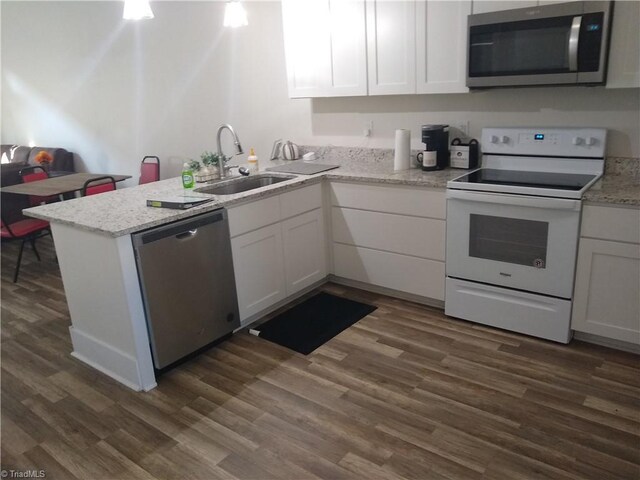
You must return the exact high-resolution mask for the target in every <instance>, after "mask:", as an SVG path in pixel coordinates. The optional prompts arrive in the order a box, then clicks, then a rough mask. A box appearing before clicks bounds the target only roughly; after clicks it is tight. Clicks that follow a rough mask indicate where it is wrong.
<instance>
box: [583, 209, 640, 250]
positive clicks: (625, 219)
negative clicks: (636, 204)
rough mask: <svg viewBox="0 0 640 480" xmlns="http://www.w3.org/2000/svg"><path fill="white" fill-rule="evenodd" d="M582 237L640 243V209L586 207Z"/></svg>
mask: <svg viewBox="0 0 640 480" xmlns="http://www.w3.org/2000/svg"><path fill="white" fill-rule="evenodd" d="M580 236H581V237H590V238H601V239H603V240H616V241H619V242H630V243H640V209H637V208H620V207H601V206H596V205H585V207H584V208H583V210H582V229H581V232H580Z"/></svg>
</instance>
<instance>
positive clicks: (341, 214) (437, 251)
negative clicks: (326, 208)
mask: <svg viewBox="0 0 640 480" xmlns="http://www.w3.org/2000/svg"><path fill="white" fill-rule="evenodd" d="M331 220H332V225H333V241H334V242H340V243H346V244H349V245H354V246H359V247H368V248H375V249H377V250H386V251H389V252H394V253H401V254H405V255H413V256H416V257H422V258H429V259H431V260H439V261H441V262H444V245H445V222H444V220H436V219H433V218H421V217H408V216H404V215H395V214H391V213H379V212H369V211H366V210H352V209H350V208H339V207H333V208H332V211H331Z"/></svg>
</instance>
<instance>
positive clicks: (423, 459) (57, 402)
mask: <svg viewBox="0 0 640 480" xmlns="http://www.w3.org/2000/svg"><path fill="white" fill-rule="evenodd" d="M40 245H41V250H42V256H43V261H42V262H40V263H39V262H37V261H35V259H34V257H33V254H32V252H30V251H26V252H25V257H24V266H23V270H22V273H21V276H20V280H19V281H18V283H17V284H13V283H12V282H11V276H12V273H13V266H14V261H15V256H16V254H17V245H5V244H3V245H2V275H1V276H2V363H1V367H2V368H1V371H2V379H1V382H2V405H1V412H2V426H1V433H2V468H3V469H5V470H16V471H23V470H44V471H45V472H46V478H48V479H51V478H56V479H73V478H78V479H133V478H147V479H152V478H160V479H178V478H190V479H215V478H221V479H270V478H277V479H307V478H308V479H316V478H321V479H339V478H351V479H354V478H358V479H400V478H407V479H434V480H436V479H452V480H458V479H509V480H511V479H527V480H528V479H541V478H553V479H598V480H601V479H638V478H639V477H640V361H639V357H638V356H635V355H631V354H627V353H622V352H618V351H615V350H610V349H606V348H601V347H597V346H592V345H588V344H585V343H580V342H573V343H572V344H571V345H569V346H561V345H557V344H554V343H551V342H546V341H541V340H536V339H532V338H529V337H524V336H520V335H516V334H510V333H507V332H503V331H499V330H494V329H490V328H486V327H482V326H479V325H474V324H471V323H467V322H462V321H457V320H453V319H448V318H446V317H445V316H444V315H443V314H442V312H440V311H438V310H434V309H431V308H427V307H424V306H420V305H416V304H412V303H409V302H405V301H400V300H395V299H392V298H389V297H385V296H381V295H375V294H371V293H367V292H363V291H359V290H355V289H350V288H344V287H341V286H338V285H327V286H325V287H324V289H325V290H327V291H330V292H332V293H335V294H338V295H344V296H346V297H349V298H353V299H356V300H361V301H364V302H371V303H373V304H375V305H377V306H378V309H377V310H376V311H375V312H373V313H372V314H371V315H369V316H367V317H366V318H364V319H363V320H361V321H360V322H358V323H357V324H355V325H354V326H352V327H351V328H349V329H347V330H346V331H344V332H343V333H341V334H340V335H338V336H337V337H336V338H334V339H332V340H331V341H329V342H328V343H327V344H325V345H324V346H322V347H321V348H319V349H318V350H316V351H315V352H314V353H313V354H311V355H309V356H306V357H305V356H303V355H299V354H296V353H293V352H291V351H289V350H286V349H284V348H282V347H279V346H277V345H274V344H271V343H269V342H267V341H264V340H261V339H259V338H257V337H253V336H250V335H248V334H245V333H240V334H237V335H235V336H234V337H233V338H232V339H231V340H229V341H227V342H225V343H223V344H221V345H220V346H218V347H216V348H213V349H212V350H210V351H208V352H207V353H205V354H203V355H201V356H199V357H198V358H196V359H194V360H192V361H190V362H188V363H186V364H184V365H182V366H180V367H178V368H177V369H175V370H173V371H172V372H170V373H168V374H166V375H165V376H164V377H162V378H161V380H160V382H159V386H158V388H156V389H154V390H153V391H151V392H148V393H136V392H133V391H131V390H129V389H127V388H125V387H123V386H121V385H119V384H118V383H116V382H115V381H112V380H111V379H110V378H108V377H106V376H104V375H102V374H100V373H98V372H96V371H94V370H92V369H90V368H89V367H87V366H85V365H84V364H82V363H81V362H79V361H77V360H75V359H74V358H72V357H71V356H70V355H69V353H70V351H71V343H70V339H69V332H68V326H69V323H70V320H69V313H68V311H67V306H66V303H65V296H64V291H63V287H62V282H61V280H60V277H59V271H58V268H57V265H56V263H55V260H54V255H53V249H52V244H51V241H50V240H43V241H41V242H40ZM14 478H15V477H14Z"/></svg>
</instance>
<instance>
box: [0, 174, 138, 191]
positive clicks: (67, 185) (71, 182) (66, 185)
mask: <svg viewBox="0 0 640 480" xmlns="http://www.w3.org/2000/svg"><path fill="white" fill-rule="evenodd" d="M105 176H109V177H113V179H114V180H115V181H116V182H121V181H123V180H126V179H127V178H131V175H112V174H109V173H72V174H71V175H63V176H60V177H50V178H46V179H43V180H36V181H34V182H27V183H19V184H17V185H10V186H8V187H2V190H1V191H2V192H3V193H17V194H21V195H34V196H37V197H49V196H53V195H64V194H67V193H75V192H79V191H80V190H82V187H84V184H85V182H86V181H87V180H92V179H94V178H99V177H105ZM107 181H108V180H105V181H104V182H98V183H94V184H92V185H99V184H101V183H106V182H107Z"/></svg>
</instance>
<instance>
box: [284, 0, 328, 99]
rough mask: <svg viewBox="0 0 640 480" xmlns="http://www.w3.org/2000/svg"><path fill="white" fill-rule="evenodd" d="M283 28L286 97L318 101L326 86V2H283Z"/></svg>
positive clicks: (315, 0) (318, 0)
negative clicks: (287, 92)
mask: <svg viewBox="0 0 640 480" xmlns="http://www.w3.org/2000/svg"><path fill="white" fill-rule="evenodd" d="M282 25H283V32H284V51H285V57H286V62H287V81H288V84H289V97H291V98H301V97H321V96H325V95H326V89H327V86H328V84H329V82H328V78H329V67H330V63H329V59H330V53H331V52H330V38H329V9H328V2H327V1H326V0H306V1H304V2H303V1H300V0H283V1H282Z"/></svg>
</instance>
